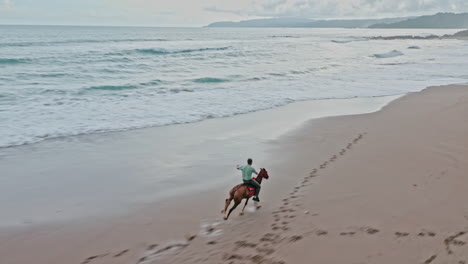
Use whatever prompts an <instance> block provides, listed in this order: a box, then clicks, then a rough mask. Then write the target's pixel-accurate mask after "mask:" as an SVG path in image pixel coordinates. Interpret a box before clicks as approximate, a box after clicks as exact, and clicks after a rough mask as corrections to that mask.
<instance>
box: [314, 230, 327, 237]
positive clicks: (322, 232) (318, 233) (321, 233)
mask: <svg viewBox="0 0 468 264" xmlns="http://www.w3.org/2000/svg"><path fill="white" fill-rule="evenodd" d="M315 234H316V235H317V236H326V235H328V231H325V230H317V231H315Z"/></svg>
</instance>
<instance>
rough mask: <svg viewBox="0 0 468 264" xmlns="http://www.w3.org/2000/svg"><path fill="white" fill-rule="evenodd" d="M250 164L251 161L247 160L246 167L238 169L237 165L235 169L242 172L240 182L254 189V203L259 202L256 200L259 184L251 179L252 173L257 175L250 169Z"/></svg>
mask: <svg viewBox="0 0 468 264" xmlns="http://www.w3.org/2000/svg"><path fill="white" fill-rule="evenodd" d="M252 163H253V161H252V159H248V160H247V165H244V166H240V167H239V165H237V169H238V170H240V171H242V180H243V181H244V185H246V186H250V187H252V188H255V197H254V198H253V200H254V201H256V202H260V199H259V198H258V194H259V193H260V184H259V183H258V182H257V181H256V180H255V179H252V173H255V175H258V173H257V171H256V170H255V169H254V168H253V167H252Z"/></svg>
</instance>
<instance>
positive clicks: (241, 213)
mask: <svg viewBox="0 0 468 264" xmlns="http://www.w3.org/2000/svg"><path fill="white" fill-rule="evenodd" d="M249 199H250V197H247V200H246V201H245V204H244V207H242V211H241V212H240V215H244V209H245V207H246V206H247V203H248V202H249Z"/></svg>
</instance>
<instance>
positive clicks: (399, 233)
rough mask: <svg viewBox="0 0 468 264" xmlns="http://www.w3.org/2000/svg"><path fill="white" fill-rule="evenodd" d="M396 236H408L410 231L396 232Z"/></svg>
mask: <svg viewBox="0 0 468 264" xmlns="http://www.w3.org/2000/svg"><path fill="white" fill-rule="evenodd" d="M395 236H397V237H407V236H409V233H407V232H395Z"/></svg>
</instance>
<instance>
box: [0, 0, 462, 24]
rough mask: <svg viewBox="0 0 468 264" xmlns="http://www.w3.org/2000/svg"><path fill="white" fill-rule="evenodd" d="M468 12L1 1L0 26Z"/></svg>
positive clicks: (342, 5)
mask: <svg viewBox="0 0 468 264" xmlns="http://www.w3.org/2000/svg"><path fill="white" fill-rule="evenodd" d="M436 12H456V13H461V12H468V0H0V24H67V25H70V24H74V25H76V24H78V25H146V26H203V25H206V24H208V23H211V22H215V21H225V20H230V21H238V20H244V19H251V18H260V17H284V16H287V17H306V18H312V19H319V18H320V19H323V18H382V17H395V16H410V15H424V14H433V13H436Z"/></svg>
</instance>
